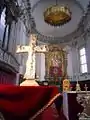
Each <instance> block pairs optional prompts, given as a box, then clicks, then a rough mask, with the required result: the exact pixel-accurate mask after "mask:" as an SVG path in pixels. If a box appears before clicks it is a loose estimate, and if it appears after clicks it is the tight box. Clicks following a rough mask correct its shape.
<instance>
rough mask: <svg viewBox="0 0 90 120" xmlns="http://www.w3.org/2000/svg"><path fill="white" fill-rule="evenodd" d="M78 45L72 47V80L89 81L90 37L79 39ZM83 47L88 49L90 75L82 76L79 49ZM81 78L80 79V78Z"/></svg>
mask: <svg viewBox="0 0 90 120" xmlns="http://www.w3.org/2000/svg"><path fill="white" fill-rule="evenodd" d="M76 41H77V45H76V46H72V50H71V53H72V70H73V78H72V80H74V81H75V80H77V79H79V80H88V79H90V62H89V61H90V37H89V36H85V37H82V36H81V37H79V38H77V39H76ZM81 47H85V48H86V57H87V68H88V74H81V72H80V59H79V49H80V48H81ZM78 76H79V78H78Z"/></svg>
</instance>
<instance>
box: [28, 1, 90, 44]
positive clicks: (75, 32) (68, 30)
mask: <svg viewBox="0 0 90 120" xmlns="http://www.w3.org/2000/svg"><path fill="white" fill-rule="evenodd" d="M55 1H56V0H27V6H28V8H29V9H28V12H29V13H30V18H32V17H33V18H34V19H31V21H30V22H31V24H32V25H31V30H32V31H33V32H35V33H37V35H38V40H40V41H42V42H45V43H54V44H55V43H67V42H69V41H70V40H72V39H74V38H75V37H77V36H79V35H80V34H82V32H83V31H84V26H83V24H82V23H83V18H84V17H85V13H86V11H87V6H88V4H89V0H58V4H60V5H68V7H69V8H70V10H71V12H72V19H71V21H70V22H69V23H67V24H65V25H64V26H61V27H58V28H56V27H52V26H49V25H48V24H46V23H45V22H44V19H43V12H44V10H45V9H46V8H47V7H49V6H50V5H54V4H55ZM31 16H32V17H31Z"/></svg>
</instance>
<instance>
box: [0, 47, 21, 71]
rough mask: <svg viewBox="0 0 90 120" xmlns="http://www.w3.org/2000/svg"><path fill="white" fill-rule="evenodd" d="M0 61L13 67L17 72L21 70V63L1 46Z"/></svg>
mask: <svg viewBox="0 0 90 120" xmlns="http://www.w3.org/2000/svg"><path fill="white" fill-rule="evenodd" d="M0 61H1V62H3V63H6V64H8V65H9V66H11V67H13V68H14V69H15V70H16V71H17V72H18V71H19V63H18V62H17V60H16V59H15V57H14V56H13V55H12V54H10V53H9V52H7V51H5V50H4V49H2V48H0Z"/></svg>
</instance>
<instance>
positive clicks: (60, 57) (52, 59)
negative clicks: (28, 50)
mask: <svg viewBox="0 0 90 120" xmlns="http://www.w3.org/2000/svg"><path fill="white" fill-rule="evenodd" d="M48 49H49V51H48V52H47V53H46V54H45V66H46V77H48V78H53V79H54V80H58V78H61V79H64V78H65V77H66V76H67V53H66V51H64V50H63V49H62V48H60V46H58V45H49V46H48Z"/></svg>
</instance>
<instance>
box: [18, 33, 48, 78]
mask: <svg viewBox="0 0 90 120" xmlns="http://www.w3.org/2000/svg"><path fill="white" fill-rule="evenodd" d="M36 40H37V37H36V35H35V34H31V35H30V43H29V46H20V45H18V46H17V50H16V53H28V59H27V62H26V72H25V75H24V78H25V79H35V63H36V61H35V53H45V52H47V51H48V47H47V46H46V45H40V46H36Z"/></svg>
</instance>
